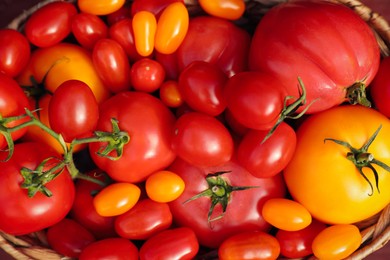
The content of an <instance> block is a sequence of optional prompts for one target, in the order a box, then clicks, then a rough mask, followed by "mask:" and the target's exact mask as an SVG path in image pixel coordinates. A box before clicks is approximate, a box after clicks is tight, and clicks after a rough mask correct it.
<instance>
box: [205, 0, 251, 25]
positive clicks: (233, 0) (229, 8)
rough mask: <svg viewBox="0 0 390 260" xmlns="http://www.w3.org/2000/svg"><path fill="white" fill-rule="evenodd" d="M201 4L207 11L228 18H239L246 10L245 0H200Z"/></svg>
mask: <svg viewBox="0 0 390 260" xmlns="http://www.w3.org/2000/svg"><path fill="white" fill-rule="evenodd" d="M199 5H200V6H201V7H202V9H203V10H204V11H205V12H206V13H208V14H210V15H212V16H216V17H220V18H224V19H228V20H237V19H239V18H240V17H241V16H242V15H243V14H244V12H245V2H244V1H243V0H213V1H211V0H199Z"/></svg>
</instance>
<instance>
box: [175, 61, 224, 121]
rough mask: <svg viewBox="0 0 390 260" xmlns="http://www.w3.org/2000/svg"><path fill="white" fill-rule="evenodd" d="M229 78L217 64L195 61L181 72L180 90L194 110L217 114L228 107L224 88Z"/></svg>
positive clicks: (212, 114)
mask: <svg viewBox="0 0 390 260" xmlns="http://www.w3.org/2000/svg"><path fill="white" fill-rule="evenodd" d="M227 80H228V76H227V75H226V74H225V73H224V72H223V71H222V70H221V69H220V68H219V67H218V66H217V65H216V64H212V63H209V62H205V61H194V62H192V63H191V64H190V65H188V66H187V67H186V68H185V69H184V70H183V71H182V72H181V73H180V76H179V90H180V93H181V94H182V96H183V99H184V101H185V102H186V103H187V104H188V105H189V106H190V107H191V108H192V109H193V110H195V111H198V112H203V113H206V114H209V115H211V116H217V115H219V114H221V113H222V112H223V111H224V110H225V108H226V101H225V97H224V93H223V89H224V86H225V84H226V82H227Z"/></svg>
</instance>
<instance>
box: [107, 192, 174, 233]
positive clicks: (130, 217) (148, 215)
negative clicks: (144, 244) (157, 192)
mask: <svg viewBox="0 0 390 260" xmlns="http://www.w3.org/2000/svg"><path fill="white" fill-rule="evenodd" d="M171 224H172V213H171V210H170V209H169V206H168V204H167V203H160V202H155V201H153V200H151V199H148V198H147V199H143V200H141V201H139V202H138V203H137V204H136V205H135V206H134V207H133V208H132V209H130V210H129V211H127V212H125V213H123V214H122V215H119V216H118V217H117V218H116V219H115V230H116V232H117V234H118V235H119V236H121V237H123V238H127V239H131V240H146V239H148V238H150V237H152V236H154V235H155V234H157V233H159V232H161V231H163V230H165V229H167V228H169V227H170V226H171Z"/></svg>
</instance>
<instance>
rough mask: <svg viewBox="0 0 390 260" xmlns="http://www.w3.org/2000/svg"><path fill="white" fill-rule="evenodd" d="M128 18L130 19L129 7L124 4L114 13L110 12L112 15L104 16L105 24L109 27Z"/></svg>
mask: <svg viewBox="0 0 390 260" xmlns="http://www.w3.org/2000/svg"><path fill="white" fill-rule="evenodd" d="M128 18H131V15H130V7H129V5H127V4H126V3H125V5H123V6H122V7H121V8H119V9H118V10H116V11H115V12H112V13H110V14H108V15H106V20H107V24H108V25H109V26H112V25H114V24H115V23H117V22H119V21H121V20H123V19H128Z"/></svg>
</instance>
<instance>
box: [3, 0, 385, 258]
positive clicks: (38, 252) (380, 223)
mask: <svg viewBox="0 0 390 260" xmlns="http://www.w3.org/2000/svg"><path fill="white" fill-rule="evenodd" d="M53 1H55V0H44V1H41V2H40V3H39V4H37V5H35V6H33V7H32V8H30V9H28V10H24V11H23V12H22V13H21V14H20V15H19V16H18V17H16V18H15V19H14V20H13V21H12V22H11V23H9V25H8V27H9V28H13V29H21V28H22V26H23V24H24V22H25V20H26V19H27V18H28V17H29V16H30V15H31V14H32V13H33V12H35V11H36V10H37V9H39V8H40V7H42V6H43V5H45V4H47V3H49V2H53ZM286 1H288V0H246V5H247V12H246V15H245V18H244V19H243V23H245V22H247V23H248V22H252V23H253V22H255V23H256V22H258V21H259V20H260V19H261V17H262V16H263V15H264V14H265V13H266V12H267V11H268V10H269V9H270V8H272V7H273V6H275V5H276V4H279V3H282V2H286ZM329 1H332V2H336V3H340V4H343V5H345V6H348V7H349V8H351V9H352V10H353V11H355V12H356V13H357V14H358V15H359V16H360V17H362V19H363V20H365V21H366V22H367V24H368V25H369V26H370V27H371V28H372V29H373V31H374V33H375V35H376V38H377V42H378V45H379V47H380V50H381V54H382V57H385V56H389V55H390V51H389V49H390V26H389V23H388V22H387V21H386V20H385V19H384V18H383V17H382V16H381V15H379V14H378V13H376V12H373V11H372V10H371V9H370V8H369V7H367V6H365V5H364V4H363V3H361V2H360V1H358V0H329ZM68 2H75V0H68ZM185 3H186V5H187V7H188V9H189V11H190V14H191V15H198V14H202V13H203V11H202V10H201V9H200V7H199V6H198V2H197V1H196V0H185ZM357 226H358V227H359V229H360V230H361V234H362V237H363V240H362V244H361V247H360V248H359V249H358V250H357V251H355V252H354V253H353V254H352V255H351V256H349V257H348V259H363V258H365V257H367V256H368V255H370V254H372V253H373V252H375V251H377V250H378V249H380V248H382V247H383V246H384V245H385V244H386V243H387V242H388V241H389V240H390V205H388V206H387V207H386V208H385V209H383V210H382V212H380V213H379V214H377V215H376V216H374V217H372V218H370V219H368V220H366V221H364V222H361V223H358V224H357ZM0 247H1V248H2V249H3V250H4V251H5V252H6V253H8V254H9V255H10V256H11V257H13V258H15V259H42V260H51V259H69V258H67V257H64V256H62V255H60V254H58V253H57V252H56V251H54V250H52V249H50V248H49V246H48V243H47V241H46V237H45V232H44V231H40V232H36V233H32V234H29V235H26V236H18V237H16V236H12V235H9V234H5V233H3V232H0ZM206 255H207V257H206V256H204V257H200V258H199V259H216V258H217V256H216V252H211V253H208V254H206ZM308 259H316V258H315V257H314V256H312V257H309V258H308Z"/></svg>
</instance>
